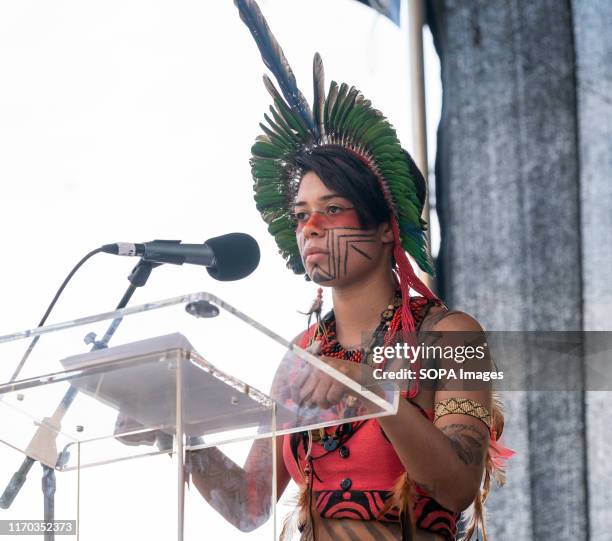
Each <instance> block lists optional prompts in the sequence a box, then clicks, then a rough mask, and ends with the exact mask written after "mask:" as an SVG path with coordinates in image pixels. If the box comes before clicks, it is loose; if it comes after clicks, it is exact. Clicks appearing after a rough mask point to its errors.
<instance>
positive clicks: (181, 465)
mask: <svg viewBox="0 0 612 541" xmlns="http://www.w3.org/2000/svg"><path fill="white" fill-rule="evenodd" d="M171 362H175V363H176V371H175V373H176V426H175V434H176V436H175V437H176V462H177V467H178V470H177V490H178V493H177V500H178V502H177V503H178V508H177V513H178V516H177V526H178V532H177V537H176V538H177V541H183V534H184V529H185V449H184V445H183V436H184V434H183V357H182V354H181V353H178V354H177V356H176V358H175V359H174V361H171Z"/></svg>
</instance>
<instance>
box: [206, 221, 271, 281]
mask: <svg viewBox="0 0 612 541" xmlns="http://www.w3.org/2000/svg"><path fill="white" fill-rule="evenodd" d="M206 244H207V245H208V246H209V247H210V248H211V250H212V251H213V254H214V255H215V260H216V264H215V266H214V267H207V268H206V270H207V271H208V274H210V275H211V276H212V277H213V278H214V279H215V280H220V281H222V282H230V281H232V280H240V279H241V278H245V277H247V276H248V275H249V274H251V273H252V272H253V271H254V270H255V269H256V268H257V265H259V257H260V254H259V245H258V244H257V241H256V240H255V239H254V238H253V237H251V236H250V235H247V234H246V233H229V234H227V235H221V236H220V237H213V238H212V239H208V240H207V241H206Z"/></svg>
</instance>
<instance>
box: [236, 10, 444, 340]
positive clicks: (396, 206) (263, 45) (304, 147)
mask: <svg viewBox="0 0 612 541" xmlns="http://www.w3.org/2000/svg"><path fill="white" fill-rule="evenodd" d="M234 3H235V5H236V6H237V7H238V10H239V11H240V17H241V18H242V20H243V21H244V23H245V24H246V25H247V27H248V28H249V30H250V31H251V34H252V35H253V37H254V38H255V41H256V42H257V46H258V47H259V51H260V53H261V56H262V58H263V61H264V63H265V64H266V66H267V67H268V68H269V69H270V71H271V72H272V73H273V74H274V77H275V78H276V80H277V82H278V85H279V87H280V89H281V92H282V95H281V93H280V92H279V91H278V90H277V89H276V87H275V86H274V83H272V81H271V80H270V79H269V77H267V76H266V75H264V84H265V86H266V88H267V90H268V92H269V93H270V95H271V96H272V99H273V102H274V103H273V105H271V106H270V115H268V114H265V115H264V118H265V121H266V124H263V123H262V124H260V126H261V129H262V130H263V132H264V133H263V134H262V135H259V136H258V137H257V140H256V142H255V144H254V145H253V147H252V154H253V156H252V158H251V171H252V174H253V179H254V182H255V184H254V190H255V202H256V205H257V209H258V210H259V212H260V213H261V216H262V218H263V219H264V221H265V222H266V223H267V224H268V231H269V232H270V233H271V234H272V235H273V236H274V238H275V240H276V243H277V245H278V248H279V251H280V253H281V255H282V256H283V257H284V258H285V260H286V261H287V266H288V267H289V268H290V269H292V270H293V271H294V272H295V273H297V274H302V273H304V272H305V270H304V266H303V264H302V260H301V257H300V252H299V249H298V245H297V241H296V238H295V223H294V222H293V220H292V217H291V209H292V205H293V198H294V196H295V193H296V191H297V185H298V183H299V167H298V166H297V163H296V157H297V156H299V155H300V153H303V152H307V151H308V150H310V149H313V148H315V147H320V146H325V145H338V146H341V147H343V148H346V149H347V150H349V151H350V152H352V153H353V154H355V155H356V156H357V157H359V158H360V159H361V160H362V161H363V162H365V164H366V165H367V166H368V167H369V168H370V169H371V170H372V172H373V173H374V174H375V175H376V177H377V178H378V180H379V183H380V188H381V190H382V192H383V194H384V196H385V199H386V201H387V204H388V206H389V210H390V212H391V213H392V215H393V217H394V219H393V220H391V221H392V227H393V232H394V236H395V247H394V251H393V255H394V258H395V262H396V264H397V267H398V268H397V271H398V274H399V281H400V287H401V288H402V297H403V299H404V302H403V310H402V323H403V329H404V330H406V331H414V322H413V320H412V316H411V315H410V313H409V307H408V300H407V299H408V294H409V289H410V287H412V288H413V289H415V291H418V292H419V293H421V294H422V295H424V296H425V297H427V298H435V295H434V294H433V293H432V292H431V291H430V290H429V288H427V286H426V285H425V284H423V283H422V282H421V281H420V280H419V279H418V278H417V276H416V275H415V274H414V272H413V270H412V267H411V265H410V263H409V261H408V258H407V257H406V254H405V251H407V252H408V253H409V254H410V255H411V256H412V257H413V258H414V260H415V261H416V263H417V264H418V265H419V267H420V268H421V269H422V270H424V271H425V272H427V273H429V274H432V275H433V266H432V263H431V259H430V256H429V250H428V245H427V237H426V235H425V231H426V230H427V227H426V222H425V221H424V220H423V219H422V218H421V208H422V204H421V201H420V200H419V196H418V185H417V182H416V180H415V178H414V176H413V173H412V170H411V165H410V162H409V159H407V157H406V156H405V154H404V151H403V150H402V146H401V144H400V141H399V139H398V137H397V134H396V132H395V129H394V128H393V127H392V126H391V124H390V123H389V121H388V120H387V119H386V118H385V117H384V116H383V114H382V113H381V112H380V111H378V110H377V109H375V108H374V107H372V104H371V102H370V101H369V100H367V99H365V98H364V97H363V95H362V94H361V92H360V91H359V90H357V89H356V88H355V87H352V86H351V87H349V86H348V85H346V84H344V83H343V84H341V85H338V84H337V83H336V82H335V81H332V83H331V84H330V87H329V91H328V93H327V96H326V95H325V88H324V84H325V83H324V73H323V62H322V60H321V57H320V56H319V54H318V53H316V54H315V56H314V65H313V80H314V100H313V107H312V109H311V108H310V106H309V104H308V102H307V101H306V99H305V98H304V96H303V94H302V93H301V92H300V90H299V89H298V87H297V83H296V80H295V76H294V75H293V71H292V70H291V67H290V66H289V63H288V62H287V59H286V58H285V55H284V53H283V50H282V49H281V47H280V45H279V44H278V42H277V41H276V39H275V38H274V36H273V35H272V33H271V31H270V28H269V27H268V24H267V23H266V20H265V18H264V16H263V15H262V13H261V11H260V9H259V7H258V5H257V3H256V2H255V1H254V0H234Z"/></svg>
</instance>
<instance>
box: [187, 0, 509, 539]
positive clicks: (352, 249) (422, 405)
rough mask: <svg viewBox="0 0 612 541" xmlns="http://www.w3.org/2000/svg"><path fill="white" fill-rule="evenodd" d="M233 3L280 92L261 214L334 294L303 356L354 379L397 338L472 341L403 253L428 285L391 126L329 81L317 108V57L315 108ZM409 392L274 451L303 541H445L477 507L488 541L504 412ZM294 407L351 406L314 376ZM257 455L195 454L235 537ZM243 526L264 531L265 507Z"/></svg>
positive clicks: (269, 130)
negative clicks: (487, 507) (447, 336)
mask: <svg viewBox="0 0 612 541" xmlns="http://www.w3.org/2000/svg"><path fill="white" fill-rule="evenodd" d="M235 3H236V5H237V6H238V8H239V10H240V14H241V17H242V18H243V20H244V21H245V23H246V24H247V26H248V27H249V29H250V30H251V32H252V33H253V36H254V37H255V39H256V41H257V43H258V46H259V48H260V51H261V53H262V57H263V59H264V61H265V63H266V65H267V66H268V67H269V68H270V69H271V71H272V72H273V73H274V75H275V77H276V79H277V80H278V82H279V86H280V88H281V90H282V95H281V93H280V92H279V91H277V90H276V88H275V86H274V84H273V83H272V82H271V81H270V80H269V79H268V78H265V84H266V87H267V88H268V90H269V91H270V93H271V95H272V98H273V102H274V105H273V106H272V107H271V108H270V112H271V116H268V115H265V119H266V124H265V125H264V124H262V125H261V127H262V130H263V131H264V134H263V135H262V136H260V137H259V138H258V140H257V142H256V143H255V145H254V146H253V158H252V161H251V164H252V172H253V178H254V181H255V184H254V189H255V201H256V204H257V208H258V209H259V211H260V212H261V214H262V217H263V219H264V220H265V221H266V222H267V223H268V225H269V227H268V229H269V231H270V233H271V234H272V235H274V237H275V239H276V242H277V244H278V247H279V251H280V253H281V254H282V255H283V256H284V257H285V259H286V260H287V265H288V267H289V268H290V269H291V270H293V271H294V272H295V273H298V274H303V273H305V275H306V276H307V278H308V279H310V280H312V281H313V282H314V283H316V284H318V285H319V286H322V287H329V288H331V296H332V299H333V309H332V310H331V311H329V312H328V313H327V314H326V315H325V316H323V317H321V302H320V290H319V299H318V300H317V302H315V303H314V305H313V309H312V310H311V313H312V314H314V315H315V316H316V318H317V321H316V322H315V323H314V324H313V325H312V326H310V327H309V328H308V329H307V330H306V331H305V332H303V333H302V334H301V335H300V336H298V337H297V338H296V343H297V344H298V345H300V346H301V347H302V348H308V349H309V350H310V351H312V352H315V353H316V354H317V355H319V358H320V359H321V360H323V361H324V362H326V363H327V364H328V365H330V366H332V367H333V368H335V369H337V370H339V371H341V372H343V373H344V374H346V375H348V376H349V377H351V378H352V379H355V380H357V381H359V379H360V377H361V376H362V375H363V373H364V371H365V372H366V373H367V371H368V367H370V369H373V366H372V365H373V362H372V356H373V350H374V347H375V346H377V345H378V346H380V345H384V346H387V345H389V344H393V343H395V341H396V340H397V339H398V337H403V338H404V339H405V340H406V341H409V342H411V343H415V342H416V336H417V334H415V333H419V332H420V333H423V332H426V331H434V332H436V333H438V334H440V333H445V332H450V331H462V332H470V333H481V332H482V328H481V326H480V325H479V323H478V322H477V321H476V320H474V318H472V317H471V316H469V315H467V314H465V313H462V312H457V311H449V310H448V309H447V307H446V306H445V305H444V304H443V302H442V301H441V300H440V299H438V298H437V297H436V296H435V295H434V294H433V293H432V292H431V291H430V290H429V289H428V288H427V286H426V285H425V284H424V283H423V282H421V281H420V280H419V279H418V278H417V276H416V274H415V273H414V272H413V269H412V266H411V264H410V262H409V260H408V258H407V255H406V252H408V253H409V254H410V255H411V256H412V257H413V259H414V261H415V262H416V263H417V265H418V266H419V267H420V268H421V269H422V270H424V271H425V272H429V273H431V272H432V265H431V262H430V259H429V256H428V248H427V244H426V237H425V222H424V221H423V220H422V219H421V217H420V216H421V211H422V208H423V202H424V200H425V193H426V187H425V182H424V179H423V177H422V175H421V173H420V172H419V170H418V168H417V167H416V165H415V164H414V162H413V161H412V159H411V158H410V156H409V155H408V154H407V153H406V152H405V151H404V150H402V147H401V145H400V142H399V140H398V139H397V136H396V133H395V131H394V129H393V128H392V127H391V125H390V124H389V122H388V121H387V120H386V119H385V117H384V116H383V115H382V114H381V113H380V112H379V111H377V110H376V109H374V108H373V107H372V105H371V103H370V102H369V101H368V100H366V99H365V98H364V97H363V96H362V94H361V93H360V92H359V91H358V90H357V89H355V88H354V87H350V88H349V87H348V86H347V85H344V84H343V85H340V86H338V85H337V84H336V83H335V82H332V83H331V86H330V89H329V91H328V93H327V95H325V91H324V86H323V85H324V83H323V66H322V62H321V58H320V57H319V56H318V55H315V60H314V105H313V108H312V110H311V108H310V106H309V105H308V103H307V102H306V100H305V99H304V97H303V96H302V94H301V92H300V91H299V90H298V89H297V87H296V85H295V78H294V77H293V74H292V72H291V70H290V68H289V66H288V64H287V61H286V59H285V58H284V55H283V53H282V50H281V49H280V47H279V46H278V44H277V43H276V40H275V39H274V37H273V36H272V34H271V33H270V30H269V28H268V27H267V24H266V22H265V20H264V19H263V16H262V15H261V12H260V11H259V8H258V7H257V5H256V4H255V2H253V1H252V0H235ZM411 290H413V291H415V292H416V293H417V295H414V296H411ZM372 331H375V333H374V335H373V336H374V338H373V340H372V342H371V343H369V344H363V343H362V335H363V333H364V332H370V333H371V332H372ZM452 362H453V360H452V359H450V360H449V361H448V363H450V364H452ZM404 383H405V385H404V388H403V392H402V399H401V400H400V402H399V406H398V410H397V414H395V415H389V416H383V417H380V418H378V419H371V420H366V421H357V422H352V423H344V424H341V425H339V426H333V427H329V428H326V429H320V430H315V431H310V432H304V433H296V434H293V435H290V436H285V437H283V438H281V439H280V440H279V445H277V449H278V457H277V460H276V463H277V480H278V481H277V490H278V493H279V494H280V493H282V491H283V490H284V489H285V487H286V486H287V484H288V482H289V480H290V479H291V478H293V480H294V481H295V482H296V483H297V484H298V486H299V487H300V489H301V497H300V503H299V506H298V509H297V527H298V529H299V531H300V534H299V537H300V539H302V540H303V541H307V540H316V541H324V540H336V541H338V540H340V541H342V540H406V539H414V540H437V541H446V540H454V539H456V536H457V530H458V528H457V526H458V520H459V518H460V514H461V512H462V511H464V510H465V509H466V508H468V507H469V506H470V505H471V504H474V507H473V509H474V513H473V516H472V521H471V523H470V524H469V525H468V527H467V533H466V538H469V537H471V534H472V533H473V532H474V531H475V530H476V529H477V528H479V529H480V530H481V531H482V534H483V537H484V538H485V539H486V534H485V532H484V522H483V510H482V504H483V502H484V499H485V498H486V495H487V492H488V489H489V479H490V475H491V474H495V475H496V478H497V479H498V481H501V480H502V479H501V477H500V466H501V462H500V459H502V458H507V457H508V456H509V455H510V454H511V452H510V451H509V450H507V449H505V448H503V447H501V445H500V444H499V443H498V442H497V439H498V438H499V436H500V435H501V432H502V428H503V418H502V415H501V412H500V410H499V407H498V404H497V403H496V401H495V400H494V399H493V397H492V394H491V391H490V390H489V389H488V388H482V387H481V388H473V389H467V390H466V389H462V388H459V389H448V388H435V387H432V388H429V387H427V388H426V386H425V385H421V384H420V383H419V380H418V378H416V379H413V380H411V381H408V382H404ZM291 393H292V396H291V398H292V400H293V402H295V403H297V404H300V405H313V406H318V407H319V408H323V409H324V408H329V407H332V406H333V405H334V404H337V403H338V402H340V401H341V400H343V399H346V397H343V392H342V389H341V388H340V387H339V385H338V384H337V383H336V382H335V380H333V379H332V378H330V377H328V376H326V375H322V373H321V372H314V371H311V372H310V373H308V374H305V375H303V376H298V377H297V378H295V379H293V380H292V385H291ZM262 449H263V448H262V447H261V446H258V444H257V443H256V444H254V446H253V449H252V451H251V454H250V456H249V458H248V459H247V463H246V465H245V468H244V469H241V468H238V467H237V466H236V465H234V464H233V463H231V462H230V461H228V460H227V459H226V458H225V457H223V455H222V454H221V453H218V452H216V451H215V450H207V452H206V453H200V454H199V455H198V454H194V455H193V461H192V476H193V481H194V484H195V485H196V486H197V487H198V489H199V490H200V492H202V494H203V495H204V497H205V498H207V499H208V500H209V501H210V502H211V503H212V504H213V505H214V506H215V507H216V508H217V509H219V510H220V511H221V512H222V513H223V514H224V515H225V516H226V518H228V520H231V521H232V522H234V523H235V524H237V525H238V526H239V527H241V528H242V529H247V530H248V529H251V528H254V527H256V526H257V523H258V521H256V520H255V521H250V522H249V520H248V519H247V518H245V517H248V516H249V513H248V512H245V509H246V508H245V505H244V502H245V500H246V499H247V497H246V496H245V493H244V490H243V489H244V487H246V486H247V485H249V486H251V487H252V486H254V485H255V486H256V485H257V484H258V483H259V485H260V487H261V488H262V490H264V488H263V487H264V485H265V483H264V482H263V479H261V478H258V477H257V473H258V472H259V473H260V474H261V475H265V472H269V471H270V470H269V467H270V459H269V457H268V458H266V454H265V453H263V452H262ZM211 472H212V473H211ZM214 472H219V475H225V474H223V472H233V473H234V474H235V476H237V478H238V479H240V480H241V481H242V484H240V483H234V484H233V485H232V486H233V487H234V489H233V491H232V490H230V489H229V488H227V487H226V488H225V489H220V488H219V487H220V485H216V486H215V484H214V483H211V482H210V479H212V478H214ZM483 476H484V483H482V481H483ZM481 483H482V484H483V487H482V490H481ZM240 487H242V489H241V488H240ZM241 490H242V492H241ZM265 500H266V499H265V497H262V498H261V501H265ZM250 513H251V516H253V514H255V515H257V516H260V517H265V509H260V510H257V512H255V513H254V511H253V509H252V508H251V509H250ZM284 535H286V537H287V538H288V537H289V532H288V530H286V531H285V532H284Z"/></svg>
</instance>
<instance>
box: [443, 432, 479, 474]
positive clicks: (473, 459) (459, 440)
mask: <svg viewBox="0 0 612 541" xmlns="http://www.w3.org/2000/svg"><path fill="white" fill-rule="evenodd" d="M442 432H444V434H446V436H448V439H449V440H450V442H451V445H452V446H453V449H454V450H455V453H456V454H457V456H458V457H459V460H461V462H463V463H464V464H466V465H467V466H478V465H480V464H482V462H483V460H484V450H485V443H486V440H485V438H484V436H483V435H482V434H481V432H480V431H479V430H478V429H476V428H475V427H473V426H472V425H463V424H452V425H448V426H444V427H442Z"/></svg>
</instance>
